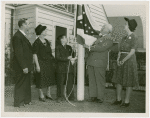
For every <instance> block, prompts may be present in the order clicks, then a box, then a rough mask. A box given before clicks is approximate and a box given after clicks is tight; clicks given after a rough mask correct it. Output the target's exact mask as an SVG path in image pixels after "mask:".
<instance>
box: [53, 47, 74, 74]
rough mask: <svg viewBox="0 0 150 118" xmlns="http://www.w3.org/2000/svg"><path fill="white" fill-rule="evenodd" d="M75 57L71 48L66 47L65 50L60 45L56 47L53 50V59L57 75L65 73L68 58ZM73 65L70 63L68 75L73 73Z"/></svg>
mask: <svg viewBox="0 0 150 118" xmlns="http://www.w3.org/2000/svg"><path fill="white" fill-rule="evenodd" d="M71 55H72V56H73V57H74V56H75V55H74V52H73V51H72V48H71V46H69V45H66V48H65V47H64V46H62V45H58V46H57V47H56V50H55V58H56V60H57V67H56V72H57V73H67V71H68V66H69V59H68V57H69V56H71ZM73 72H74V69H73V65H72V64H71V63H70V68H69V73H73Z"/></svg>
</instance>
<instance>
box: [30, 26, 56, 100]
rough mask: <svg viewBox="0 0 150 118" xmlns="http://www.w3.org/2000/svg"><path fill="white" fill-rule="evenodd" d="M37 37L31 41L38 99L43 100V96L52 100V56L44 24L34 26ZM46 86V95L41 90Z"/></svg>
mask: <svg viewBox="0 0 150 118" xmlns="http://www.w3.org/2000/svg"><path fill="white" fill-rule="evenodd" d="M35 32H36V35H37V36H38V38H37V39H36V40H35V42H34V43H33V58H34V62H35V71H36V72H35V79H36V87H37V88H38V90H39V100H40V101H43V102H45V98H46V99H49V100H53V98H52V96H51V91H50V86H52V85H54V84H55V68H54V57H53V55H52V50H51V47H50V43H49V41H48V40H47V39H45V36H46V35H47V31H46V26H42V25H38V26H37V27H36V28H35ZM43 88H47V92H46V96H44V93H43V91H42V89H43Z"/></svg>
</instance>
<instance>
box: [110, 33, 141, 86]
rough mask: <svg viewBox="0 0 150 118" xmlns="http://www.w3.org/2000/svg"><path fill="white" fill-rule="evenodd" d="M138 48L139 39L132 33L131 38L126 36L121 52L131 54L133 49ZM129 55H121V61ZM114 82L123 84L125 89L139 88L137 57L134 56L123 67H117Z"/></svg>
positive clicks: (122, 42)
mask: <svg viewBox="0 0 150 118" xmlns="http://www.w3.org/2000/svg"><path fill="white" fill-rule="evenodd" d="M136 48H137V37H136V36H135V35H134V34H133V33H132V34H131V35H130V36H125V37H124V38H123V39H122V41H121V43H120V52H130V51H131V49H135V50H136ZM127 55H128V54H127V53H121V55H120V59H119V60H120V61H122V60H123V59H124V58H125V57H126V56H127ZM112 82H114V83H116V84H121V85H122V86H124V87H133V86H134V87H138V71H137V61H136V55H135V54H133V55H132V56H131V57H130V58H129V59H128V60H127V61H125V62H124V64H123V65H122V66H117V72H116V78H113V79H112Z"/></svg>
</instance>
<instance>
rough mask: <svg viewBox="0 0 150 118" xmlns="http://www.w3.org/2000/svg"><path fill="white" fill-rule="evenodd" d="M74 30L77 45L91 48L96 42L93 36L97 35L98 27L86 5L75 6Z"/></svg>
mask: <svg viewBox="0 0 150 118" xmlns="http://www.w3.org/2000/svg"><path fill="white" fill-rule="evenodd" d="M76 28H77V42H78V43H79V44H81V45H83V44H86V45H88V46H91V45H92V44H93V43H94V42H95V41H96V38H95V37H94V35H98V30H100V27H99V26H98V25H97V24H96V22H95V20H94V19H93V16H92V15H91V13H90V9H89V7H88V5H77V20H76Z"/></svg>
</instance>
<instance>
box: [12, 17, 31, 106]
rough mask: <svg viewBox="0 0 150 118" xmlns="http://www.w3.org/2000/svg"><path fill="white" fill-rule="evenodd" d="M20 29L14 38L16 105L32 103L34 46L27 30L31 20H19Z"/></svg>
mask: <svg viewBox="0 0 150 118" xmlns="http://www.w3.org/2000/svg"><path fill="white" fill-rule="evenodd" d="M18 26H19V30H18V31H17V32H16V33H15V35H14V36H13V38H12V46H13V50H14V56H13V70H14V72H15V88H14V107H20V106H22V105H24V106H25V105H27V104H31V82H30V81H31V71H32V70H33V55H32V47H31V44H30V42H29V40H28V38H27V35H26V31H27V30H28V28H29V22H28V20H27V19H25V18H23V19H20V20H19V21H18Z"/></svg>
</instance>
